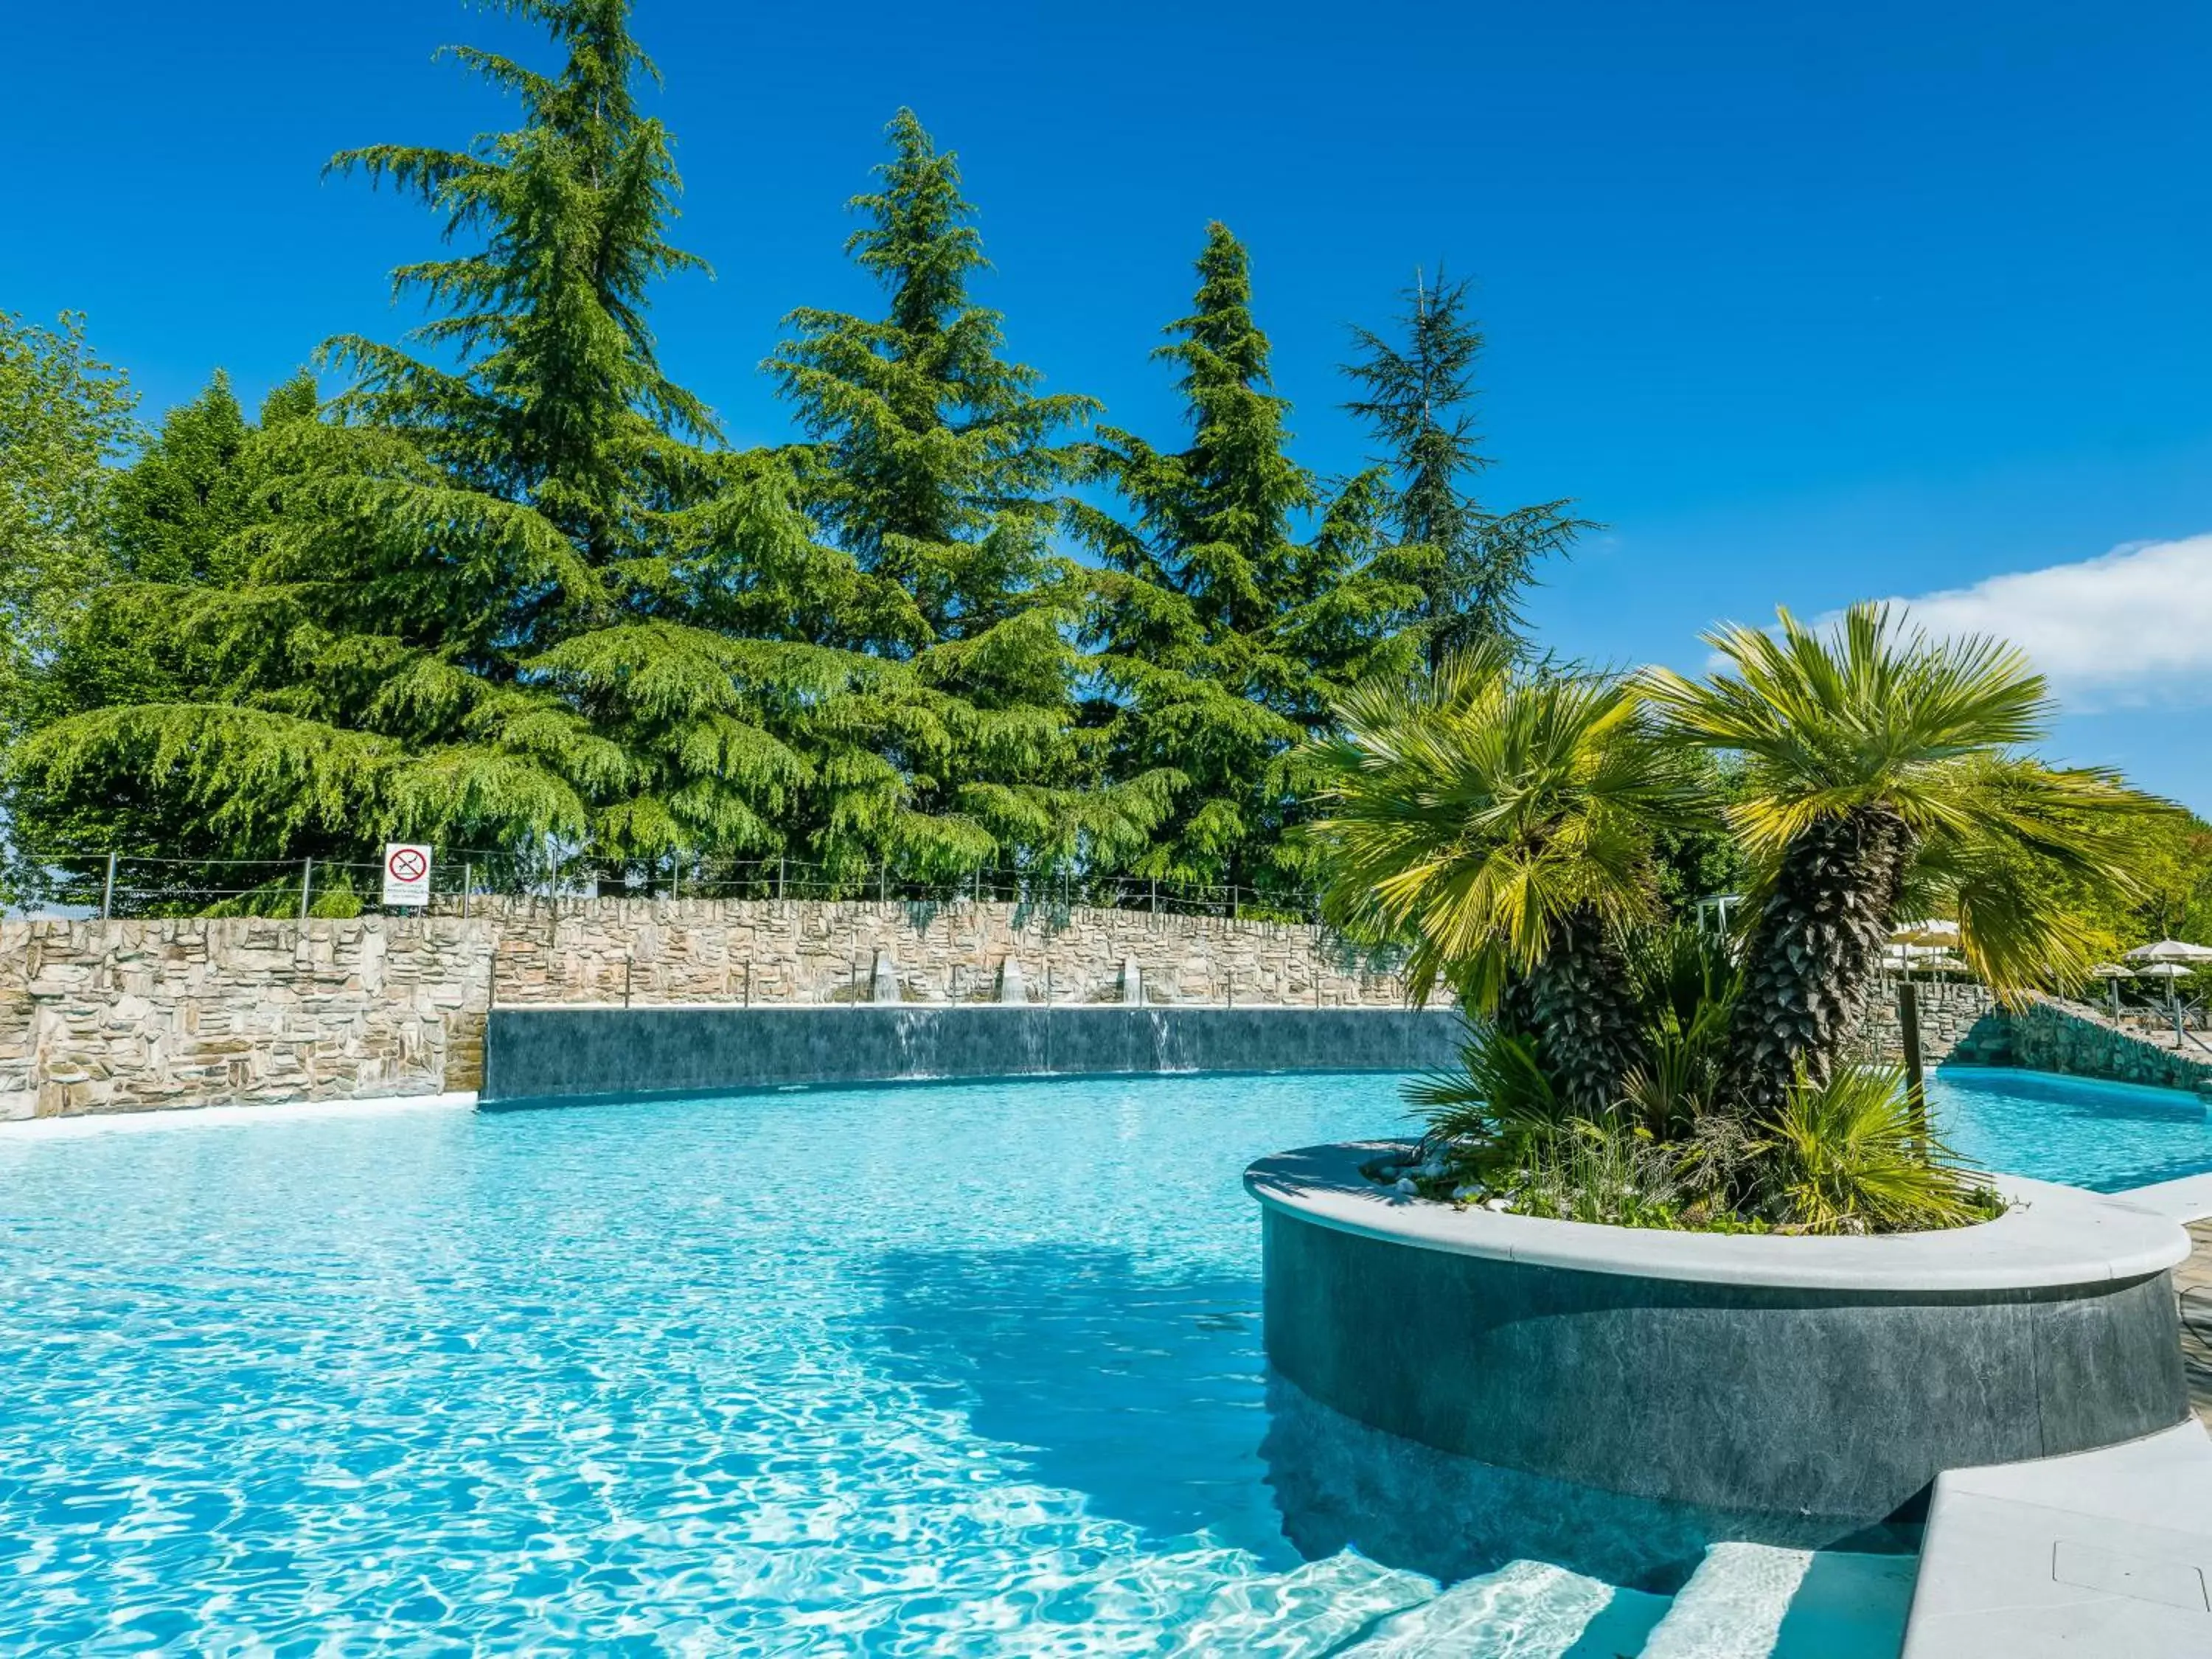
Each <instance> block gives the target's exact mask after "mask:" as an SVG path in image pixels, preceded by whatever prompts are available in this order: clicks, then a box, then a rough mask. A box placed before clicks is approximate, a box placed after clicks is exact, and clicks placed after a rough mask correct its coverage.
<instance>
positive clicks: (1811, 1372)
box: [1263, 1205, 2189, 1536]
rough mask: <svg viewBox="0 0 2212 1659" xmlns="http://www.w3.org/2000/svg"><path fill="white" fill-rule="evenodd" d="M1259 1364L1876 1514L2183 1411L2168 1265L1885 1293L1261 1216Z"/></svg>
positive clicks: (1399, 1410) (1361, 1395)
mask: <svg viewBox="0 0 2212 1659" xmlns="http://www.w3.org/2000/svg"><path fill="white" fill-rule="evenodd" d="M1263 1237H1264V1240H1265V1273H1266V1290H1265V1317H1266V1332H1267V1354H1268V1358H1269V1359H1270V1360H1271V1361H1272V1362H1273V1364H1274V1365H1275V1367H1276V1368H1277V1369H1278V1370H1279V1371H1280V1372H1281V1374H1282V1375H1283V1376H1285V1378H1286V1379H1287V1380H1288V1381H1289V1382H1291V1383H1293V1384H1295V1385H1296V1386H1297V1387H1298V1388H1299V1389H1303V1390H1304V1392H1306V1393H1307V1394H1309V1395H1311V1396H1312V1397H1313V1398H1314V1399H1316V1400H1317V1401H1320V1402H1322V1404H1324V1405H1326V1406H1328V1407H1331V1408H1333V1409H1334V1410H1337V1411H1340V1412H1342V1413H1345V1414H1346V1415H1347V1416H1350V1417H1352V1418H1355V1419H1358V1420H1359V1421H1361V1422H1364V1423H1366V1424H1369V1425H1371V1426H1374V1427H1376V1428H1380V1429H1383V1430H1386V1431H1389V1432H1391V1433H1394V1434H1398V1435H1401V1436H1404V1437H1407V1438H1409V1439H1413V1440H1415V1441H1419V1442H1420V1443H1423V1444H1425V1445H1428V1446H1431V1447H1433V1448H1436V1449H1439V1450H1443V1451H1448V1452H1452V1453H1455V1454H1458V1455H1463V1456H1468V1457H1473V1458H1477V1459H1480V1460H1481V1461H1482V1462H1486V1463H1491V1464H1495V1465H1499V1466H1502V1467H1504V1468H1513V1469H1519V1470H1522V1471H1526V1472H1528V1473H1530V1474H1539V1475H1544V1476H1547V1477H1552V1478H1556V1479H1560V1480H1570V1481H1574V1482H1577V1483H1580V1484H1584V1485H1589V1486H1600V1487H1603V1488H1605V1489H1607V1490H1609V1491H1613V1492H1621V1493H1625V1494H1627V1495H1629V1496H1632V1497H1636V1498H1651V1499H1657V1500H1663V1501H1668V1502H1674V1503H1682V1504H1696V1505H1701V1506H1707V1507H1711V1508H1715V1509H1723V1510H1736V1511H1750V1512H1753V1513H1766V1514H1771V1515H1775V1516H1789V1517H1796V1518H1797V1519H1799V1520H1804V1519H1807V1518H1815V1517H1831V1518H1832V1520H1833V1521H1834V1522H1835V1526H1836V1532H1837V1535H1838V1536H1840V1535H1842V1534H1844V1533H1846V1532H1848V1531H1849V1530H1850V1529H1851V1528H1854V1527H1856V1526H1858V1525H1862V1524H1865V1523H1869V1522H1875V1521H1879V1520H1881V1519H1882V1518H1884V1517H1886V1516H1890V1515H1892V1514H1893V1513H1894V1512H1896V1511H1897V1510H1899V1508H1900V1507H1902V1506H1904V1505H1905V1504H1909V1503H1911V1502H1912V1501H1913V1500H1914V1499H1915V1498H1917V1497H1918V1496H1919V1495H1920V1494H1921V1493H1923V1492H1925V1491H1926V1489H1927V1487H1928V1486H1929V1482H1930V1481H1931V1480H1934V1479H1935V1477H1936V1475H1937V1474H1939V1473H1940V1472H1942V1470H1944V1469H1946V1468H1954V1467H1956V1466H1959V1465H1961V1464H1979V1463H1999V1462H2011V1461H2014V1460H2017V1459H2020V1458H2029V1457H2039V1456H2046V1455H2053V1454H2056V1453H2061V1452H2070V1451H2076V1450H2081V1449H2087V1448H2091V1447H2096V1446H2102V1445H2107V1444H2111V1443H2115V1442H2118V1441H2122V1440H2126V1439H2129V1438H2131V1437H2136V1436H2139V1435H2143V1434H2148V1433H2151V1432H2154V1431H2158V1430H2161V1429H2165V1428H2168V1427H2170V1426H2172V1425H2174V1424H2176V1423H2179V1422H2180V1421H2182V1420H2183V1419H2185V1417H2186V1416H2187V1415H2188V1409H2189V1407H2188V1396H2187V1391H2186V1388H2185V1383H2184V1380H2183V1376H2182V1373H2181V1364H2180V1357H2179V1334H2178V1329H2177V1323H2176V1319H2175V1315H2174V1304H2173V1293H2172V1283H2171V1279H2170V1277H2169V1275H2168V1274H2166V1273H2152V1274H2148V1275H2144V1276H2141V1277H2137V1278H2134V1279H2127V1280H2118V1281H2114V1280H2107V1281H2103V1282H2099V1283H2093V1284H2086V1285H2072V1286H2048V1287H2044V1288H2039V1289H2035V1290H2020V1291H1905V1292H1893V1293H1877V1292H1853V1291H1843V1290H1837V1289H1823V1290H1791V1289H1788V1288H1783V1287H1777V1286H1771V1285H1727V1284H1715V1283H1685V1282H1680V1281H1674V1280H1668V1279H1646V1278H1638V1277H1635V1276H1633V1275H1632V1274H1628V1273H1620V1272H1601V1271H1593V1272H1581V1271H1573V1270H1567V1269H1562V1268H1557V1267H1539V1266H1532V1265H1528V1264H1526V1263H1523V1262H1518V1261H1510V1260H1500V1259H1495V1258H1491V1257H1485V1256H1478V1255H1458V1254H1453V1253H1451V1252H1449V1251H1445V1250H1439V1249H1426V1248H1421V1247H1419V1246H1415V1245H1409V1244H1406V1243H1395V1242H1392V1241H1389V1240H1387V1239H1382V1238H1376V1237H1368V1236H1365V1235H1363V1234H1359V1233H1355V1232H1351V1231H1345V1230H1343V1229H1341V1228H1340V1227H1333V1226H1329V1225H1322V1224H1321V1223H1318V1222H1316V1221H1314V1220H1312V1219H1310V1218H1304V1217H1301V1216H1300V1215H1298V1214H1296V1213H1294V1212H1289V1211H1286V1210H1285V1209H1282V1208H1280V1207H1278V1206H1272V1205H1271V1206H1268V1207H1267V1210H1266V1212H1265V1221H1264V1232H1263Z"/></svg>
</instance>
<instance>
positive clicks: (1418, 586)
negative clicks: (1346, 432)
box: [1344, 270, 1594, 670]
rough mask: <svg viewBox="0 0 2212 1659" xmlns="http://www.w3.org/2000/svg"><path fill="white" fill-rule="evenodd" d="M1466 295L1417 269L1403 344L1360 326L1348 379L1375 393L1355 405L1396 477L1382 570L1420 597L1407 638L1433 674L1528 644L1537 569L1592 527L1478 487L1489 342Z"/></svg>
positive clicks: (1464, 288) (1556, 506) (1559, 510)
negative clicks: (1509, 507)
mask: <svg viewBox="0 0 2212 1659" xmlns="http://www.w3.org/2000/svg"><path fill="white" fill-rule="evenodd" d="M1401 298H1402V300H1403V302H1404V310H1403V311H1402V313H1401V315H1400V318H1399V319H1398V329H1399V332H1400V341H1401V342H1402V343H1400V341H1393V340H1390V339H1387V338H1385V337H1383V336H1382V335H1379V334H1376V333H1375V332H1373V331H1370V330H1368V329H1364V328H1354V329H1353V330H1352V343H1353V344H1354V345H1355V346H1356V347H1358V351H1359V356H1358V359H1357V360H1356V361H1355V362H1352V363H1349V364H1346V366H1345V371H1344V372H1345V373H1346V374H1348V375H1349V376H1351V377H1352V380H1355V381H1357V382H1358V384H1359V386H1361V388H1362V390H1363V391H1364V393H1365V395H1364V397H1361V398H1358V399H1355V400H1354V401H1353V402H1352V403H1351V404H1347V405H1346V407H1347V408H1348V409H1350V410H1351V411H1352V413H1353V414H1355V415H1358V416H1360V417H1362V418H1363V419H1364V420H1365V421H1366V422H1367V423H1368V424H1369V426H1370V428H1371V429H1372V430H1373V432H1374V435H1375V437H1376V441H1377V442H1378V443H1380V444H1381V445H1382V446H1383V451H1384V454H1383V464H1384V465H1387V466H1388V467H1389V470H1390V479H1391V482H1390V483H1389V488H1388V490H1387V495H1386V500H1387V510H1388V513H1389V520H1390V523H1391V526H1392V528H1393V529H1394V530H1395V532H1396V535H1397V544H1396V545H1395V546H1394V547H1392V548H1389V549H1388V550H1385V551H1384V552H1383V554H1381V555H1379V556H1378V557H1377V560H1376V571H1377V573H1378V574H1381V575H1383V576H1384V577H1385V578H1386V579H1389V580H1397V581H1401V582H1403V583H1405V584H1406V585H1407V586H1411V587H1412V588H1413V589H1414V590H1415V591H1416V592H1417V593H1418V595H1419V599H1418V601H1417V603H1416V605H1415V606H1414V609H1413V615H1412V617H1411V618H1410V629H1409V631H1410V634H1411V635H1412V636H1413V639H1414V640H1415V641H1418V643H1419V647H1420V648H1421V649H1422V651H1423V652H1424V653H1425V656H1426V658H1427V661H1428V665H1429V667H1430V668H1431V670H1434V669H1436V668H1438V667H1440V666H1441V665H1443V659H1444V658H1445V657H1446V656H1448V655H1449V654H1450V653H1453V652H1455V651H1462V650H1465V649H1467V648H1468V647H1472V646H1475V645H1480V644H1482V643H1485V642H1486V641H1492V640H1509V641H1516V642H1517V641H1520V640H1521V639H1522V634H1523V631H1524V629H1525V627H1526V619H1525V618H1524V617H1522V612H1521V600H1522V594H1523V592H1525V591H1526V590H1527V589H1528V586H1530V585H1531V584H1532V583H1533V582H1534V580H1535V573H1536V568H1537V566H1538V565H1540V564H1541V562H1543V561H1544V560H1545V559H1547V558H1551V557H1554V556H1560V555H1563V554H1565V553H1566V552H1567V551H1568V550H1570V548H1571V546H1572V545H1573V543H1574V540H1575V538H1576V537H1577V536H1578V535H1579V534H1580V533H1581V532H1583V531H1584V530H1587V529H1591V528H1593V527H1594V526H1590V525H1589V524H1587V523H1585V522H1584V521H1583V520H1578V519H1575V518H1572V517H1571V516H1569V513H1568V508H1569V507H1571V503H1570V502H1567V501H1546V502H1543V503H1541V505H1538V506H1534V507H1520V508H1516V509H1515V510H1514V511H1512V512H1509V513H1490V512H1487V511H1486V510H1485V509H1484V508H1483V507H1482V506H1481V505H1480V502H1478V501H1476V500H1475V498H1474V495H1473V493H1472V492H1471V491H1470V490H1469V489H1468V482H1467V481H1468V479H1470V478H1471V477H1473V475H1474V474H1475V473H1477V472H1480V471H1482V470H1483V469H1484V468H1486V467H1487V466H1488V465H1490V461H1489V459H1488V458H1487V457H1486V456H1485V455H1484V454H1483V453H1481V450H1480V447H1479V446H1480V435H1478V434H1477V432H1476V431H1475V425H1474V397H1475V388H1474V367H1475V362H1476V360H1477V359H1478V358H1479V357H1480V356H1481V354H1482V347H1483V337H1482V331H1481V330H1480V328H1479V327H1477V326H1476V325H1475V323H1474V319H1473V318H1471V317H1470V316H1468V311H1467V306H1468V283H1466V282H1465V281H1463V280H1462V281H1460V282H1452V281H1450V280H1449V279H1447V278H1446V277H1445V276H1443V272H1442V271H1441V270H1439V271H1438V273H1437V281H1436V283H1434V284H1433V285H1431V284H1430V283H1426V282H1425V281H1424V280H1423V278H1422V276H1421V275H1420V273H1419V272H1418V271H1416V272H1415V273H1414V277H1413V287H1412V288H1410V289H1407V291H1406V292H1405V294H1404V295H1402V296H1401Z"/></svg>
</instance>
